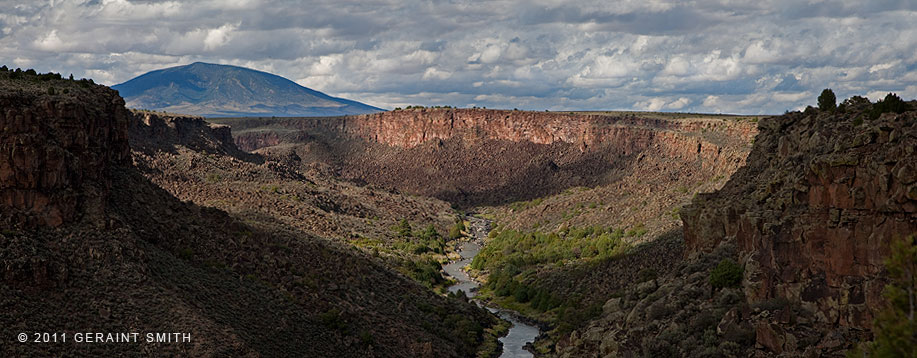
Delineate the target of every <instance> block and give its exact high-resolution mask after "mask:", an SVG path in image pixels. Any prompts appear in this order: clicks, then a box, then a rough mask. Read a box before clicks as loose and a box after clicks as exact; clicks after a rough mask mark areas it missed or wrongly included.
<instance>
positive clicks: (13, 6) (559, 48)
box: [0, 0, 917, 114]
mask: <svg viewBox="0 0 917 358" xmlns="http://www.w3.org/2000/svg"><path fill="white" fill-rule="evenodd" d="M196 61H203V62H211V63H221V64H231V65H237V66H244V67H249V68H253V69H257V70H261V71H266V72H271V73H274V74H277V75H280V76H283V77H286V78H289V79H291V80H293V81H296V82H297V83H299V84H300V85H303V86H306V87H309V88H312V89H315V90H319V91H323V92H325V93H328V94H330V95H333V96H338V97H344V98H349V99H353V100H357V101H361V102H364V103H367V104H370V105H374V106H378V107H382V108H389V109H390V108H394V107H403V106H406V105H426V106H432V105H451V106H458V107H472V106H478V107H487V108H519V109H528V110H545V109H548V110H598V109H605V110H648V111H677V112H704V113H741V114H779V113H783V112H784V111H786V110H797V109H800V108H803V107H805V106H806V105H814V104H815V102H816V98H817V96H818V94H819V93H820V92H821V90H822V89H824V88H832V89H833V90H834V92H835V93H836V94H837V97H838V98H839V99H842V98H847V97H850V96H852V95H865V96H867V97H869V98H870V99H872V100H876V99H878V98H880V97H884V94H885V93H887V92H895V93H898V94H899V95H900V96H901V97H903V98H905V99H914V98H917V0H869V1H865V0H755V1H739V0H692V1H663V0H633V1H631V0H623V1H610V0H581V1H554V0H533V1H508V0H501V1H481V0H456V1H438V0H434V1H395V0H362V1H347V0H327V1H326V0H318V1H285V0H225V1H216V0H176V1H150V0H147V1H142V0H132V1H129V0H82V1H80V0H74V1H70V0H49V1H41V0H18V1H7V0H0V64H5V65H7V66H9V67H22V68H23V69H25V68H35V69H36V70H38V71H39V72H48V71H53V72H59V73H62V74H64V75H68V74H70V73H72V74H74V76H76V77H77V78H81V77H87V78H92V79H94V80H95V81H96V82H97V83H102V84H107V85H115V84H118V83H121V82H124V81H127V80H129V79H131V78H133V77H135V76H138V75H140V74H143V73H145V72H148V71H151V70H155V69H159V68H165V67H172V66H179V65H185V64H189V63H192V62H196Z"/></svg>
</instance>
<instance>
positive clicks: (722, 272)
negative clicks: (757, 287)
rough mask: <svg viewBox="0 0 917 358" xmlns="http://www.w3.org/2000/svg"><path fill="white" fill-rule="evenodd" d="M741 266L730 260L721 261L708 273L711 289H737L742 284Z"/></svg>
mask: <svg viewBox="0 0 917 358" xmlns="http://www.w3.org/2000/svg"><path fill="white" fill-rule="evenodd" d="M742 272H743V269H742V266H739V264H737V263H736V262H735V261H732V259H728V258H726V259H723V260H722V261H720V263H719V264H718V265H716V268H714V269H713V271H710V284H711V285H712V286H713V288H724V287H739V284H740V283H742Z"/></svg>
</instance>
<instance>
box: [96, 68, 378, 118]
mask: <svg viewBox="0 0 917 358" xmlns="http://www.w3.org/2000/svg"><path fill="white" fill-rule="evenodd" d="M112 88H113V89H115V90H118V92H119V93H120V94H121V96H122V97H124V100H125V101H126V102H127V106H128V107H132V108H139V109H151V110H162V111H168V112H174V113H185V114H195V115H202V116H207V117H245V116H278V117H299V116H302V117H314V116H341V115H351V114H363V113H372V112H379V111H382V109H380V108H376V107H373V106H370V105H366V104H363V103H360V102H356V101H352V100H348V99H343V98H336V97H331V96H329V95H327V94H324V93H322V92H319V91H316V90H313V89H310V88H306V87H303V86H301V85H299V84H297V83H296V82H293V81H291V80H288V79H286V78H283V77H281V76H278V75H275V74H271V73H267V72H263V71H258V70H253V69H250V68H245V67H239V66H233V65H221V64H213V63H206V62H194V63H191V64H188V65H184V66H176V67H169V68H163V69H159V70H154V71H150V72H147V73H145V74H142V75H140V76H137V77H135V78H133V79H131V80H129V81H127V82H124V83H121V84H118V85H115V86H112Z"/></svg>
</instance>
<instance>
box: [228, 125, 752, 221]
mask: <svg viewBox="0 0 917 358" xmlns="http://www.w3.org/2000/svg"><path fill="white" fill-rule="evenodd" d="M221 123H226V124H229V125H231V126H232V127H233V133H234V136H235V141H236V143H237V144H238V146H239V147H240V148H242V149H244V150H257V151H259V152H260V153H262V154H266V155H268V156H270V157H273V158H282V157H290V156H294V155H293V154H295V157H296V158H300V159H301V161H302V162H303V163H304V164H307V165H313V164H316V163H318V164H321V165H328V166H330V167H331V168H332V169H333V170H334V171H335V172H337V173H339V174H340V175H341V176H342V177H344V178H346V179H350V180H354V181H357V182H364V183H369V184H374V185H379V186H383V187H387V188H394V189H398V190H401V191H404V192H408V193H412V194H419V195H425V196H433V197H436V198H439V199H443V200H447V201H450V202H452V203H454V204H458V205H460V206H476V205H494V204H502V203H506V202H512V201H518V200H529V199H533V198H537V197H542V196H546V195H552V194H557V193H559V192H562V191H563V190H564V189H566V188H569V187H573V186H587V187H595V186H599V185H605V184H609V183H612V182H616V181H617V180H619V179H620V178H622V177H632V176H634V175H636V173H638V172H639V171H638V170H636V169H635V168H643V169H650V168H657V169H659V170H668V169H666V168H674V167H679V168H678V170H679V171H682V170H683V171H687V172H691V173H694V174H697V173H699V172H701V171H703V172H704V174H703V175H701V176H703V177H709V178H714V177H717V176H721V177H725V176H728V175H730V174H731V173H732V172H733V171H735V169H736V168H738V167H739V166H741V165H742V164H743V163H744V159H745V155H746V154H747V153H748V148H749V147H748V146H749V142H750V140H751V137H753V136H754V134H755V133H756V129H755V124H754V123H752V122H751V121H748V120H737V119H736V118H730V117H718V118H717V117H688V118H654V117H649V116H646V117H636V116H633V115H624V114H583V113H572V114H571V113H553V112H525V111H498V110H484V109H411V110H399V111H392V112H385V113H377V114H370V115H360V116H349V117H331V118H276V119H271V118H247V119H239V120H225V121H221ZM682 166H684V167H685V168H681V167H682ZM653 171H654V172H658V170H655V169H653ZM682 174H684V173H682ZM680 176H681V174H678V173H674V172H673V173H669V174H666V175H665V177H666V178H675V177H680ZM666 181H668V180H666ZM674 185H676V186H677V185H678V184H674Z"/></svg>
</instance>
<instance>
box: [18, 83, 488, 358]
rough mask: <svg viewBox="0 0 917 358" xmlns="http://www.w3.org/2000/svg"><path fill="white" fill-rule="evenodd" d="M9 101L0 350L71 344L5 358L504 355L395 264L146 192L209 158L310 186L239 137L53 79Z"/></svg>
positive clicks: (276, 220)
mask: <svg viewBox="0 0 917 358" xmlns="http://www.w3.org/2000/svg"><path fill="white" fill-rule="evenodd" d="M52 88H53V89H52ZM0 89H2V90H0V105H2V108H3V111H0V128H3V132H2V133H0V158H3V160H0V163H2V164H0V198H2V201H0V213H2V214H3V215H2V218H3V220H2V221H0V306H2V307H5V309H4V310H3V311H2V313H0V325H2V326H3V328H2V335H3V336H5V337H16V336H17V334H19V333H27V334H28V335H30V337H31V335H32V334H33V333H35V332H66V333H68V334H70V339H71V341H68V342H67V343H63V342H62V343H56V344H55V343H46V344H33V343H11V344H4V345H3V346H2V347H0V352H2V353H0V355H3V356H10V357H16V356H88V355H93V356H100V355H101V356H137V355H163V354H165V355H181V356H253V357H257V356H285V355H296V356H341V357H345V356H348V357H373V356H375V357H398V356H404V355H410V356H426V357H460V356H475V355H476V354H477V351H478V349H479V348H480V347H482V346H484V345H485V344H487V345H489V346H490V347H493V346H494V345H495V344H496V341H495V337H494V334H493V330H492V329H491V328H493V327H494V326H496V325H498V324H499V322H498V320H497V318H496V317H495V316H493V315H491V314H490V313H488V312H487V311H485V310H483V309H480V308H478V307H476V306H474V305H472V304H469V303H468V302H465V301H463V300H460V299H455V298H451V297H444V296H440V295H437V294H436V293H434V292H433V291H431V290H430V289H428V288H427V287H424V286H423V285H422V284H420V283H418V282H417V280H412V279H409V278H408V277H406V276H405V275H403V274H402V273H399V272H397V271H396V270H395V268H393V267H394V265H390V264H389V263H388V262H387V261H385V260H384V259H382V258H376V257H373V256H371V255H368V254H366V253H363V252H361V251H358V250H354V249H353V248H352V247H351V246H350V245H342V244H341V242H342V241H340V240H332V239H326V238H324V237H321V236H319V235H317V234H316V233H325V231H311V230H304V229H303V228H301V227H297V226H294V225H291V224H289V222H288V221H286V220H284V219H283V218H281V217H274V216H271V215H267V214H265V213H262V212H258V211H255V212H249V213H241V214H237V213H227V212H226V211H223V210H220V209H217V208H214V207H207V206H201V205H198V204H195V203H193V202H189V201H182V200H180V199H178V198H176V197H175V196H173V195H172V194H170V193H169V192H168V191H166V190H164V189H163V187H161V186H159V185H157V184H156V183H154V182H153V181H151V180H150V179H148V177H147V176H152V174H153V173H155V172H159V171H160V170H162V169H163V168H166V167H160V168H158V169H157V168H156V167H155V166H150V165H148V164H150V163H151V162H149V161H148V160H150V159H151V158H163V160H174V161H175V162H174V164H175V165H179V166H181V165H185V164H187V165H189V167H183V169H193V168H195V167H196V166H197V163H198V161H199V160H201V159H203V158H210V159H211V160H213V161H214V162H216V163H222V165H239V166H244V165H251V166H250V167H245V168H246V169H250V170H256V171H257V170H261V171H262V173H263V174H256V175H265V177H266V178H274V180H284V179H283V178H291V177H292V178H297V180H301V179H302V178H301V177H300V176H299V174H297V173H296V172H295V171H293V170H290V169H288V168H284V167H283V166H282V165H279V164H277V163H272V162H269V161H265V160H263V159H262V158H259V157H257V156H253V155H249V154H245V153H242V152H241V151H239V150H238V149H237V148H235V146H234V144H233V143H231V142H229V141H227V139H228V138H229V132H228V130H227V128H225V127H219V126H212V125H209V124H207V123H206V122H204V121H202V120H201V119H200V118H193V117H191V118H189V117H169V118H162V117H151V115H150V114H149V113H147V114H144V113H131V112H129V111H128V110H127V109H125V108H124V105H123V104H124V103H123V101H122V99H121V98H120V97H119V96H118V95H117V93H116V92H115V91H112V90H110V89H108V88H106V87H103V86H98V85H94V84H92V83H91V82H89V81H71V80H64V79H60V78H59V76H56V75H53V76H52V75H42V76H39V75H36V74H30V73H15V74H11V73H9V72H5V71H4V72H0ZM173 154H183V156H173ZM132 158H133V160H132ZM183 169H180V170H183ZM160 173H161V172H160ZM189 173H193V171H191V172H189ZM246 173H247V172H246V171H244V170H240V171H239V172H238V173H232V175H237V176H240V177H244V176H246V175H248V174H246ZM228 177H229V176H227V178H228ZM205 178H206V177H205ZM160 183H167V181H160ZM306 183H308V182H305V183H303V185H308V186H309V187H310V190H311V191H309V192H303V193H302V194H301V195H302V199H303V200H304V201H305V202H306V203H307V204H304V205H306V206H312V205H317V206H321V205H326V203H327V202H326V201H327V198H325V197H323V196H324V195H329V194H327V193H326V192H327V191H328V188H324V187H321V186H320V185H325V184H328V183H329V182H319V183H318V184H316V183H312V184H306ZM160 185H163V184H160ZM254 185H258V184H253V186H254ZM329 185H331V184H329ZM229 190H232V189H229ZM283 190H287V188H283ZM268 192H269V193H273V190H272V189H270V187H269V190H268ZM254 195H259V194H254ZM360 195H366V196H372V195H374V194H372V193H366V192H362V194H360ZM390 199H395V200H397V198H390ZM270 200H274V199H270ZM272 203H274V202H272ZM342 203H343V201H342ZM402 204H403V205H404V206H405V207H406V208H407V209H405V210H417V209H418V208H414V209H411V207H412V206H413V205H414V204H413V203H412V202H410V201H402ZM342 205H343V204H342ZM370 205H371V204H370ZM428 205H432V206H433V207H431V208H430V209H429V210H430V211H434V212H435V211H436V208H435V207H436V205H437V204H435V203H431V204H428ZM326 207H327V208H330V207H328V206H326ZM424 210H427V209H426V208H424ZM396 213H397V212H396ZM311 220H312V222H314V223H321V222H331V221H332V220H331V219H328V220H327V221H325V219H314V218H313V219H311ZM386 220H390V222H395V219H394V218H387V219H386ZM417 221H418V224H420V223H426V221H424V219H421V218H418V219H417ZM432 222H435V220H433V221H432ZM343 225H346V222H345V223H344V224H343ZM339 230H340V231H343V230H344V229H339ZM340 231H335V230H329V231H327V232H328V233H335V232H340ZM87 330H91V331H93V332H105V333H109V332H110V333H117V332H139V333H141V337H143V333H144V332H157V333H159V332H180V333H190V335H191V341H190V342H187V343H181V342H179V343H167V344H155V345H154V344H147V343H145V342H142V341H141V342H139V343H122V344H85V343H84V344H78V343H76V342H73V341H72V339H73V338H74V337H73V334H75V333H76V332H87ZM32 338H33V337H32ZM30 339H31V338H30Z"/></svg>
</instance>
